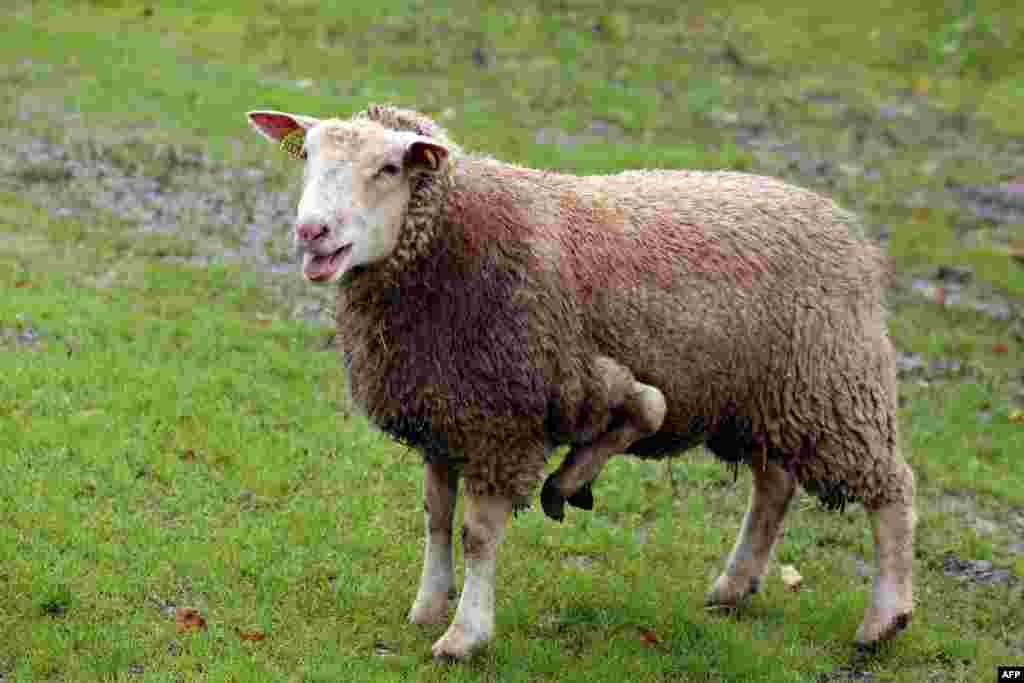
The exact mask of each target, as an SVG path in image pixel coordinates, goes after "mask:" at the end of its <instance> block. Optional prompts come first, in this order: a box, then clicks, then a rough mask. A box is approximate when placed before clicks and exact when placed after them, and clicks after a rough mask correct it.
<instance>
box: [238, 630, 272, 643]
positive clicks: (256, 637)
mask: <svg viewBox="0 0 1024 683" xmlns="http://www.w3.org/2000/svg"><path fill="white" fill-rule="evenodd" d="M235 633H237V634H238V637H239V638H241V639H242V640H248V641H251V642H253V643H258V642H260V641H261V640H264V639H265V638H266V637H267V634H266V633H264V632H263V631H243V630H242V629H240V628H236V629H235Z"/></svg>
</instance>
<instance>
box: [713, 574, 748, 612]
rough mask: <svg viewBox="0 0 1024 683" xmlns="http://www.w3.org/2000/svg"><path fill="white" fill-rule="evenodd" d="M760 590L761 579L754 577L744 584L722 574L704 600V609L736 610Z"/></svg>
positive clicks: (740, 580) (739, 580)
mask: <svg viewBox="0 0 1024 683" xmlns="http://www.w3.org/2000/svg"><path fill="white" fill-rule="evenodd" d="M744 584H745V585H744ZM760 588H761V579H760V578H759V577H757V576H752V577H750V579H749V580H747V581H746V582H744V581H743V580H742V579H738V578H736V577H733V576H729V575H728V574H722V575H721V576H719V577H718V579H717V580H716V581H715V585H713V586H712V587H711V590H710V591H708V594H707V596H706V597H705V598H704V607H706V608H708V609H715V610H732V609H736V608H737V607H739V606H740V604H741V603H743V602H744V601H745V600H746V599H747V598H749V597H750V596H751V595H753V594H755V593H757V591H758V590H760Z"/></svg>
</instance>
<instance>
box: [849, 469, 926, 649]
mask: <svg viewBox="0 0 1024 683" xmlns="http://www.w3.org/2000/svg"><path fill="white" fill-rule="evenodd" d="M904 467H906V466H905V465H904ZM906 473H907V476H908V477H910V478H911V480H912V478H913V475H911V474H910V468H909V467H907V468H906ZM911 487H912V485H911ZM871 522H872V530H873V531H874V536H875V556H876V562H877V564H878V574H877V575H876V576H875V583H874V587H873V590H872V593H871V602H870V603H869V604H868V607H867V609H866V610H865V612H864V621H863V622H861V625H860V628H858V629H857V638H856V643H857V645H859V646H861V647H870V646H873V645H875V644H876V643H878V642H880V641H883V640H888V639H889V638H892V637H893V636H895V635H896V634H898V633H899V632H900V631H902V630H903V629H905V628H906V627H907V625H908V624H909V623H910V618H911V616H912V614H913V611H914V597H913V582H912V565H913V560H914V507H913V503H912V502H908V501H898V502H894V503H890V504H888V505H884V506H882V507H879V508H877V509H875V510H872V511H871Z"/></svg>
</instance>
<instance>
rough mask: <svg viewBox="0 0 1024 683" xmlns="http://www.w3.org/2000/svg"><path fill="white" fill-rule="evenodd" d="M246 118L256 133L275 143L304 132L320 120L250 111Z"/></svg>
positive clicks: (274, 112) (268, 111)
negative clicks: (295, 133)
mask: <svg viewBox="0 0 1024 683" xmlns="http://www.w3.org/2000/svg"><path fill="white" fill-rule="evenodd" d="M246 118H248V119H249V125H250V126H252V127H253V129H255V131H256V132H257V133H259V134H260V135H262V136H263V137H265V138H267V139H268V140H270V141H271V142H276V143H280V142H281V141H282V140H284V139H285V138H286V137H288V136H289V135H291V134H292V133H294V132H296V131H299V130H301V131H303V132H305V131H307V130H309V129H310V128H312V127H313V126H315V125H316V124H318V123H320V119H315V118H313V117H312V116H301V115H299V114H288V113H286V112H283V111H270V110H263V111H251V112H249V113H248V114H246Z"/></svg>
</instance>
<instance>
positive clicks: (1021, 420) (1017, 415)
mask: <svg viewBox="0 0 1024 683" xmlns="http://www.w3.org/2000/svg"><path fill="white" fill-rule="evenodd" d="M1009 420H1010V422H1012V423H1015V424H1024V410H1013V411H1010V416H1009Z"/></svg>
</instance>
